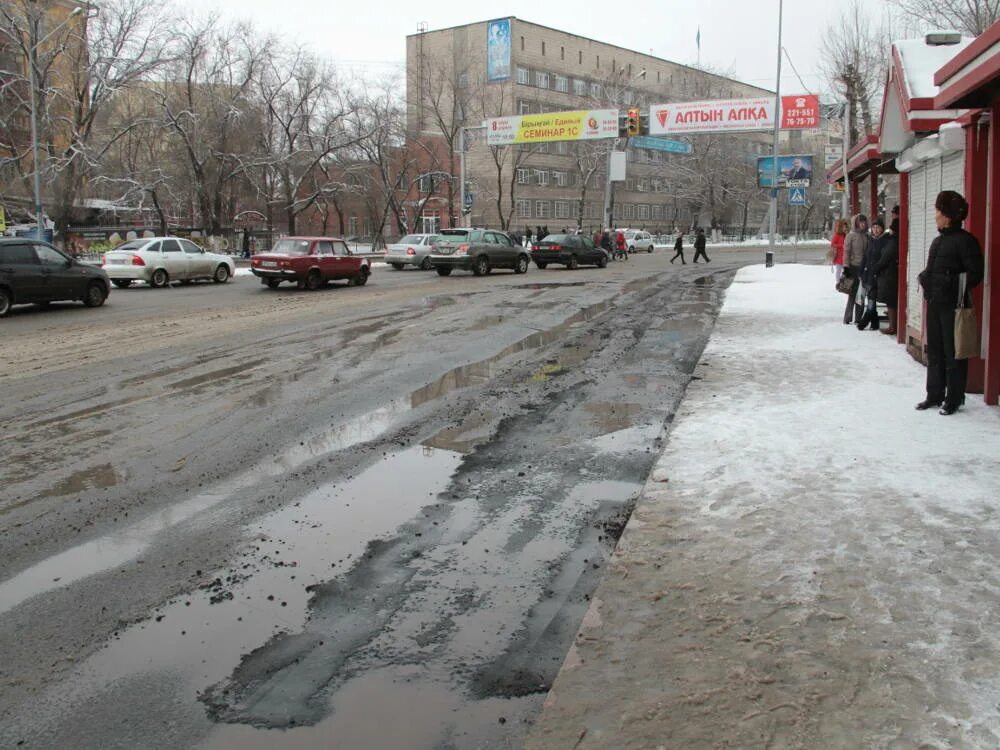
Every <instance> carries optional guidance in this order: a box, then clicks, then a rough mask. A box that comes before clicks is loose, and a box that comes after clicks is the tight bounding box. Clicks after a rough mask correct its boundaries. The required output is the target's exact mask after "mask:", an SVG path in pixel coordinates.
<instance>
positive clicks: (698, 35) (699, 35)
mask: <svg viewBox="0 0 1000 750" xmlns="http://www.w3.org/2000/svg"><path fill="white" fill-rule="evenodd" d="M694 43H695V44H697V45H698V52H701V26H699V27H698V33H697V34H695V37H694Z"/></svg>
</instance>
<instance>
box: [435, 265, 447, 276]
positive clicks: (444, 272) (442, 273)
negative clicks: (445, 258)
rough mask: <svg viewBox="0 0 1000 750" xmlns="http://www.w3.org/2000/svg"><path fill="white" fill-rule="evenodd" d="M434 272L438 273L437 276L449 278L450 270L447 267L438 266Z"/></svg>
mask: <svg viewBox="0 0 1000 750" xmlns="http://www.w3.org/2000/svg"><path fill="white" fill-rule="evenodd" d="M435 270H436V271H437V272H438V276H451V269H450V268H448V267H447V266H438V267H437V268H436V269H435Z"/></svg>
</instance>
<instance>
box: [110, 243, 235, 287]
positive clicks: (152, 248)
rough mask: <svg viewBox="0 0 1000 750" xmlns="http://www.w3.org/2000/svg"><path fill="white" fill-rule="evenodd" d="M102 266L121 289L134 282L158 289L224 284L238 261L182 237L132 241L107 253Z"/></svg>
mask: <svg viewBox="0 0 1000 750" xmlns="http://www.w3.org/2000/svg"><path fill="white" fill-rule="evenodd" d="M101 265H102V266H103V268H104V270H105V272H107V274H108V278H109V279H111V283H112V284H114V285H115V286H116V287H118V288H120V289H124V288H126V287H128V286H130V285H131V284H132V282H133V281H145V282H146V283H147V284H149V285H150V286H152V287H157V288H159V287H163V286H166V285H167V284H169V283H171V282H172V281H180V282H181V283H185V284H186V283H189V282H191V281H196V280H198V279H205V280H208V279H211V280H212V281H214V282H215V283H217V284H224V283H225V282H227V281H229V280H230V279H231V278H232V277H233V276H234V275H236V262H235V261H234V260H233V259H232V258H230V257H229V256H228V255H220V254H218V253H210V252H208V251H206V250H204V249H203V248H201V247H198V245H196V244H194V243H193V242H191V241H190V240H184V239H181V238H179V237H143V238H142V239H138V240H129V241H128V242H126V243H124V244H122V245H119V246H118V247H116V248H115V249H114V250H111V251H110V252H107V253H105V254H104V259H103V261H102V263H101Z"/></svg>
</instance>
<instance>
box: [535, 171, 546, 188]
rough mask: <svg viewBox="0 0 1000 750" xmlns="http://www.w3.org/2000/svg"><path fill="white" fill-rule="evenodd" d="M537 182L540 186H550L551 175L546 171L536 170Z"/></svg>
mask: <svg viewBox="0 0 1000 750" xmlns="http://www.w3.org/2000/svg"><path fill="white" fill-rule="evenodd" d="M535 182H537V183H538V184H539V185H548V184H549V173H548V171H547V170H544V169H536V170H535Z"/></svg>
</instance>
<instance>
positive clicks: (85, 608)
mask: <svg viewBox="0 0 1000 750" xmlns="http://www.w3.org/2000/svg"><path fill="white" fill-rule="evenodd" d="M821 254H822V251H821V250H817V251H813V252H812V253H809V252H803V253H801V254H800V258H803V259H805V258H809V257H816V258H818V257H819V256H820V255H821ZM761 256H762V253H761V252H760V251H751V252H747V253H738V254H737V253H717V254H716V255H715V257H714V259H713V260H714V262H713V263H712V264H711V265H710V266H708V267H705V266H693V265H691V264H689V265H687V266H684V267H680V266H670V265H669V263H668V262H667V257H665V256H664V255H663V254H660V253H657V254H653V255H651V256H639V257H636V258H633V259H632V260H630V261H629V262H628V263H616V264H613V265H612V266H611V267H609V268H608V269H606V270H598V269H590V268H588V269H581V270H579V271H576V272H568V271H563V270H561V269H553V268H550V269H548V270H546V271H538V270H537V269H533V270H531V271H530V272H529V273H528V275H526V276H516V275H513V274H510V273H505V272H496V273H495V274H492V275H491V276H489V277H486V278H481V279H477V278H473V277H471V276H467V275H464V274H455V275H453V276H452V277H450V278H447V279H441V278H438V277H437V276H436V275H435V274H426V273H420V272H402V273H400V272H393V271H390V270H388V269H378V270H377V272H376V274H375V276H374V278H373V280H372V282H371V284H370V286H368V287H365V288H361V289H358V288H351V289H347V288H336V289H327V290H323V291H321V292H317V293H307V292H297V291H295V290H288V291H287V292H278V293H273V292H269V291H268V290H264V289H263V288H262V287H260V286H259V285H257V284H256V283H255V281H254V280H253V279H249V278H238V279H237V280H236V281H235V282H234V283H232V284H230V285H227V286H225V287H217V286H212V285H207V288H206V287H204V286H203V287H187V288H178V289H173V290H169V291H162V292H160V291H157V290H144V289H130V290H124V291H123V290H115V292H113V296H112V299H111V304H110V305H109V306H108V307H107V308H105V309H104V310H100V311H96V314H95V311H93V310H84V309H81V308H67V309H62V310H59V311H51V310H50V311H45V312H44V313H43V312H36V311H34V310H30V311H25V312H24V313H20V314H17V315H14V316H12V317H11V318H10V319H8V320H5V321H3V333H4V346H5V349H6V350H7V354H8V356H6V357H5V359H6V365H5V366H6V368H7V369H6V370H0V383H2V386H3V392H4V394H5V398H4V399H3V402H2V404H0V453H2V459H3V460H2V464H0V467H2V468H0V472H2V476H0V482H2V486H3V487H4V492H3V496H2V497H0V530H2V532H3V533H2V534H0V559H2V560H3V563H2V574H0V643H3V644H4V646H3V651H4V654H3V656H4V658H3V660H2V663H0V691H2V695H0V738H2V739H0V744H2V745H4V746H6V745H7V744H10V745H11V746H20V747H46V748H48V747H75V748H98V747H101V748H118V747H120V748H140V747H142V748H176V747H205V748H219V749H228V748H257V747H259V748H268V747H287V748H315V747H335V748H385V749H386V750H394V749H395V748H507V747H518V746H519V745H520V743H521V741H522V739H523V737H524V735H525V732H526V729H527V727H528V726H529V725H530V722H531V721H532V719H533V717H534V716H535V715H536V714H537V712H538V711H539V709H540V707H541V703H542V701H543V700H544V697H545V691H546V689H547V687H548V685H549V684H550V682H551V680H552V679H553V677H554V676H555V673H556V671H557V670H558V668H559V665H560V664H561V662H562V660H563V658H564V656H565V654H566V651H567V649H568V648H569V646H570V645H571V643H572V639H573V635H574V634H575V632H576V629H577V627H578V625H579V622H580V619H581V618H582V616H583V613H584V611H585V609H586V606H587V601H588V598H589V595H590V592H591V591H592V590H593V589H594V587H595V586H596V583H597V581H598V580H599V577H600V576H601V575H602V574H603V568H604V562H605V560H606V559H607V557H608V555H609V554H610V552H611V551H612V550H613V547H614V544H615V542H616V540H617V538H618V535H619V534H620V532H621V529H622V527H623V525H624V523H625V521H626V520H627V518H628V514H629V513H630V511H631V507H632V505H633V504H634V501H635V499H636V497H637V495H638V492H639V490H640V488H641V485H642V483H643V481H644V480H645V478H646V475H647V474H648V471H649V470H650V468H651V466H652V463H653V460H654V458H655V457H656V455H657V454H658V452H659V450H660V449H661V447H662V444H663V440H664V438H665V436H666V432H667V429H668V427H669V423H670V419H671V416H672V414H673V412H674V409H675V407H676V405H677V403H678V401H679V399H680V398H681V396H682V394H683V389H684V387H685V385H686V384H687V382H688V379H689V378H690V373H691V371H692V370H693V368H694V365H695V363H696V362H697V360H698V357H699V355H700V352H701V350H702V348H703V347H704V344H705V342H706V340H707V336H708V334H709V332H710V330H711V327H712V324H713V322H714V319H715V315H716V314H717V310H718V307H719V304H720V301H721V298H722V295H723V293H724V290H725V288H726V286H727V285H728V283H729V281H730V279H731V271H732V270H733V269H735V268H736V267H738V266H739V265H743V264H745V263H746V262H759V260H760V258H761Z"/></svg>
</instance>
